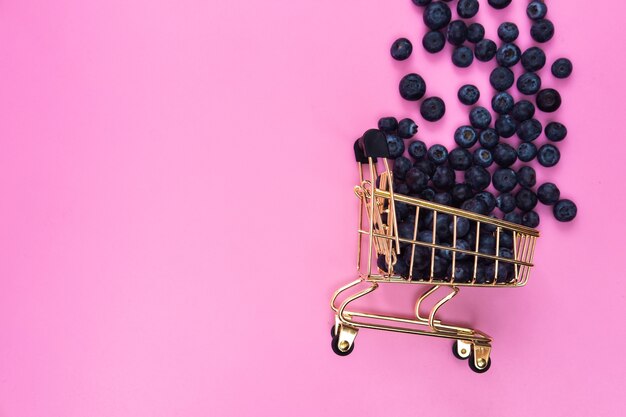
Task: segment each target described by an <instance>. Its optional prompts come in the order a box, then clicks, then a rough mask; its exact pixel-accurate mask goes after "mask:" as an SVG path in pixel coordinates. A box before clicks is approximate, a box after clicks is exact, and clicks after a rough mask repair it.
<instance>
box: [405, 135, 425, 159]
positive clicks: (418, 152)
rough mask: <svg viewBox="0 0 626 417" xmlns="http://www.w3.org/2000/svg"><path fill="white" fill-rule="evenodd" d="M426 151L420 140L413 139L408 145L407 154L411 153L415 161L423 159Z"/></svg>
mask: <svg viewBox="0 0 626 417" xmlns="http://www.w3.org/2000/svg"><path fill="white" fill-rule="evenodd" d="M426 152H427V149H426V144H425V143H424V142H422V141H421V140H415V141H413V142H411V144H410V145H409V155H411V156H412V157H413V159H415V160H416V161H420V160H422V159H424V157H425V156H426Z"/></svg>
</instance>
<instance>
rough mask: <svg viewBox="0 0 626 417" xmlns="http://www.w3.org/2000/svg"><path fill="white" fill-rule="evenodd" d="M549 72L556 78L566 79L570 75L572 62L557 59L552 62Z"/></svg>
mask: <svg viewBox="0 0 626 417" xmlns="http://www.w3.org/2000/svg"><path fill="white" fill-rule="evenodd" d="M550 70H551V71H552V75H554V76H555V77H556V78H567V77H569V76H570V74H571V73H572V61H570V60H569V59H567V58H559V59H557V60H556V61H554V63H553V64H552V67H551V68H550Z"/></svg>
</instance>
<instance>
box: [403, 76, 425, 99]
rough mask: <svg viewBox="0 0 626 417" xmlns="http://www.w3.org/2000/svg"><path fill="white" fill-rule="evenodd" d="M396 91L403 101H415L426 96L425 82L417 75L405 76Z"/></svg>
mask: <svg viewBox="0 0 626 417" xmlns="http://www.w3.org/2000/svg"><path fill="white" fill-rule="evenodd" d="M398 89H399V90H400V95H401V96H402V98H403V99H405V100H409V101H417V100H419V99H421V98H422V97H424V94H426V82H425V81H424V79H423V78H422V77H421V76H420V75H418V74H407V75H405V76H404V77H402V79H401V80H400V85H399V87H398Z"/></svg>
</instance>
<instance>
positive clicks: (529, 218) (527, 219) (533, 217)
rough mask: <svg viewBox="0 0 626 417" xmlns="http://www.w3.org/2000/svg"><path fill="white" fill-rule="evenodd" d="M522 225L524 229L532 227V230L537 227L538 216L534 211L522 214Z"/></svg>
mask: <svg viewBox="0 0 626 417" xmlns="http://www.w3.org/2000/svg"><path fill="white" fill-rule="evenodd" d="M522 225H524V226H526V227H532V228H535V227H537V226H539V214H537V212H536V211H534V210H531V211H527V212H526V213H523V214H522Z"/></svg>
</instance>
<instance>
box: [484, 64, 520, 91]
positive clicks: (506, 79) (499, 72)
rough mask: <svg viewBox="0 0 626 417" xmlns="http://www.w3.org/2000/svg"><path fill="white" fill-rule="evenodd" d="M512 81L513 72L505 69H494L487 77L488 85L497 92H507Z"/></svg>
mask: <svg viewBox="0 0 626 417" xmlns="http://www.w3.org/2000/svg"><path fill="white" fill-rule="evenodd" d="M514 81H515V75H513V71H511V70H510V69H508V68H506V67H496V68H494V70H493V71H491V74H490V75H489V83H490V84H491V86H492V87H493V88H495V89H496V90H498V91H504V90H508V89H509V88H511V86H512V85H513V82H514Z"/></svg>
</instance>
